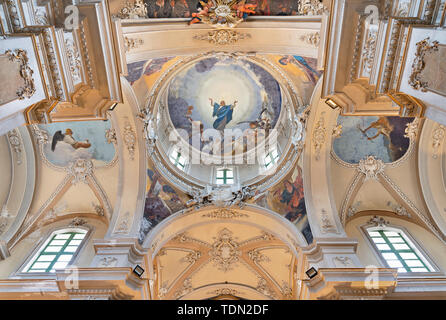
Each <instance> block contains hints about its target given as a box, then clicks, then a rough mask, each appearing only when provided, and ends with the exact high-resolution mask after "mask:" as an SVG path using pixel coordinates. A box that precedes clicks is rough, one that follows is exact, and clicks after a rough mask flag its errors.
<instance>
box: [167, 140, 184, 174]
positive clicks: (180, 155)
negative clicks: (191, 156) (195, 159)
mask: <svg viewBox="0 0 446 320" xmlns="http://www.w3.org/2000/svg"><path fill="white" fill-rule="evenodd" d="M174 152H176V153H177V157H176V158H175V162H172V160H171V156H172V154H173V153H174ZM178 155H179V156H178ZM179 157H183V158H184V167H182V168H180V167H178V166H177V163H178V164H179V165H180V166H181V164H180V163H179V162H178V158H179ZM167 158H168V160H169V164H170V165H172V166H173V167H174V168H175V169H177V170H180V171H181V172H186V173H187V172H188V168H189V161H188V159H187V158H186V157H184V155H183V154H182V153H181V152H180V150H179V148H178V147H177V146H172V148H170V150H169V154H168V155H167Z"/></svg>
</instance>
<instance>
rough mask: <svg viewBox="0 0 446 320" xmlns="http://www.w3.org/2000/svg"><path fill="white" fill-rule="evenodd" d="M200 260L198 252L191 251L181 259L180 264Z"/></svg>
mask: <svg viewBox="0 0 446 320" xmlns="http://www.w3.org/2000/svg"><path fill="white" fill-rule="evenodd" d="M158 255H160V254H158ZM200 258H201V252H200V251H192V252H190V253H188V254H187V256H185V257H184V258H182V259H181V262H187V263H195V262H196V261H197V260H198V259H200Z"/></svg>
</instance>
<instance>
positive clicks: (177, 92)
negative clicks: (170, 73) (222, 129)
mask: <svg viewBox="0 0 446 320" xmlns="http://www.w3.org/2000/svg"><path fill="white" fill-rule="evenodd" d="M265 97H267V99H268V102H269V103H270V104H271V110H272V113H273V114H274V116H273V119H272V125H273V126H274V125H275V123H276V122H277V120H278V118H279V115H280V110H281V94H280V87H279V84H278V83H277V81H276V80H275V79H274V78H273V77H272V76H271V75H270V74H269V73H268V72H267V71H266V70H265V69H263V68H262V67H260V66H258V65H256V64H254V63H251V62H248V61H245V60H233V59H226V60H223V61H220V60H217V59H215V58H208V59H204V60H201V61H199V62H197V63H195V64H194V65H192V66H190V67H188V68H186V69H185V70H183V71H181V72H180V73H179V74H178V75H177V76H176V78H175V79H174V80H173V81H172V83H171V85H170V88H169V96H168V104H169V113H170V117H171V119H172V123H173V125H174V126H175V127H176V128H183V129H185V130H188V131H189V130H190V128H191V125H190V122H189V120H188V119H187V117H186V111H187V109H188V107H189V106H193V111H192V119H193V120H194V121H201V122H202V123H203V125H204V128H205V129H207V128H212V127H213V123H214V121H215V119H216V118H215V117H213V116H212V113H213V107H212V106H211V104H210V101H209V98H212V99H213V101H214V102H217V103H220V101H221V100H224V101H225V103H226V104H227V105H229V104H233V103H234V101H235V100H237V101H238V102H237V105H236V107H235V108H234V113H233V118H232V120H231V121H230V122H229V123H228V124H227V125H226V128H239V129H241V130H244V129H247V128H248V127H249V125H248V124H247V123H243V124H240V125H238V122H242V121H254V120H256V119H257V118H258V117H259V114H260V111H261V110H262V104H263V101H264V98H265Z"/></svg>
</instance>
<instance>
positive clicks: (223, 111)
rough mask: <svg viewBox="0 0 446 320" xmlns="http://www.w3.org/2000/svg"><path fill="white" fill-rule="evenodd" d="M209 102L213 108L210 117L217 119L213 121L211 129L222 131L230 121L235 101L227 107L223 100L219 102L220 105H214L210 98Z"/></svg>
mask: <svg viewBox="0 0 446 320" xmlns="http://www.w3.org/2000/svg"><path fill="white" fill-rule="evenodd" d="M209 100H211V106H213V107H214V112H213V113H212V117H217V119H215V121H214V124H213V127H214V129H216V130H224V129H225V127H226V125H227V124H228V123H229V122H230V121H231V120H232V113H233V111H234V108H235V104H236V103H237V100H236V101H234V103H233V104H229V105H227V104H226V103H225V101H224V100H222V101H220V104H218V103H217V102H215V103H214V101H213V100H212V98H209Z"/></svg>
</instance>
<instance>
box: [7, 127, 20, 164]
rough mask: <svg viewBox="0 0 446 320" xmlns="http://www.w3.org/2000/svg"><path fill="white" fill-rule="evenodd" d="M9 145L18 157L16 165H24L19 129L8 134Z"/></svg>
mask: <svg viewBox="0 0 446 320" xmlns="http://www.w3.org/2000/svg"><path fill="white" fill-rule="evenodd" d="M7 137H8V141H9V145H10V146H11V149H12V150H13V151H14V153H15V155H16V163H17V164H18V165H20V164H22V141H21V139H20V134H19V131H18V130H17V129H14V130H11V131H9V132H8V134H7Z"/></svg>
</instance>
